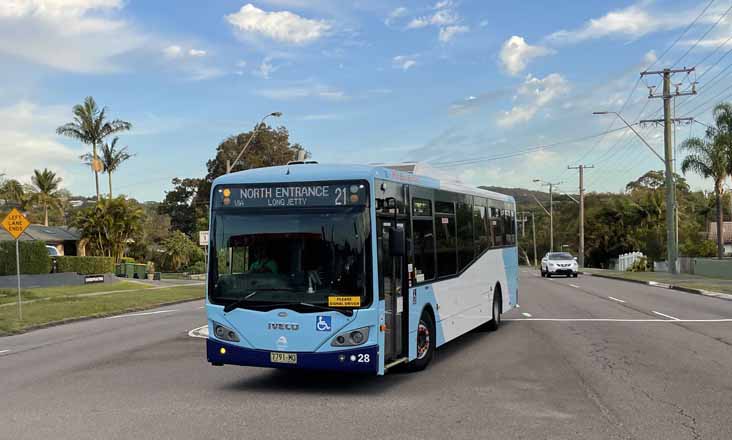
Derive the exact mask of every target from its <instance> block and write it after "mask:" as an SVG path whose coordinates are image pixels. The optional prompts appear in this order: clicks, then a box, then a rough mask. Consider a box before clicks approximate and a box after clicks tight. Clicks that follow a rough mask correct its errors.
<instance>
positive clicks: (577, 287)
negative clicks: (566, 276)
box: [569, 283, 580, 289]
mask: <svg viewBox="0 0 732 440" xmlns="http://www.w3.org/2000/svg"><path fill="white" fill-rule="evenodd" d="M569 285H570V286H572V287H574V288H575V289H579V288H580V286H578V285H576V284H572V283H569Z"/></svg>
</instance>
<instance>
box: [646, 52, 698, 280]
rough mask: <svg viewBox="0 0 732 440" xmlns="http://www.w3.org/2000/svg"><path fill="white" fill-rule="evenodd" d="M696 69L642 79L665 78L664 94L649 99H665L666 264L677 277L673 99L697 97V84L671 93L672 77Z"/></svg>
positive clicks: (655, 73)
mask: <svg viewBox="0 0 732 440" xmlns="http://www.w3.org/2000/svg"><path fill="white" fill-rule="evenodd" d="M693 71H694V68H693V67H692V68H683V69H663V70H656V71H650V72H649V71H645V72H641V74H640V75H641V77H644V76H647V75H661V76H662V78H663V94H662V95H656V94H654V93H653V88H650V91H649V93H648V97H649V98H662V99H663V144H664V164H665V168H666V182H665V185H666V243H667V245H666V263H667V264H668V271H669V273H671V274H673V275H675V274H677V273H678V270H677V267H676V258H677V255H678V243H677V240H676V185H675V183H674V173H673V172H674V148H673V136H672V135H673V133H672V124H673V122H674V118H673V116H672V114H671V99H672V98H674V97H676V96H685V95H696V82H694V83H692V84H691V90H690V91H684V92H681V91H679V85H677V86H676V89H675V92H674V93H673V94H672V93H671V76H672V75H673V74H674V73H686V74H689V73H691V72H693Z"/></svg>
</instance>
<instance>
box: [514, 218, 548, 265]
mask: <svg viewBox="0 0 732 440" xmlns="http://www.w3.org/2000/svg"><path fill="white" fill-rule="evenodd" d="M542 208H543V206H542ZM519 214H521V233H522V234H521V236H522V237H526V230H525V226H524V225H525V223H526V222H527V221H529V214H531V239H532V242H533V244H534V266H537V265H538V263H537V261H538V260H537V257H536V222H535V221H534V211H521V212H520V213H519ZM529 264H531V262H530V261H529Z"/></svg>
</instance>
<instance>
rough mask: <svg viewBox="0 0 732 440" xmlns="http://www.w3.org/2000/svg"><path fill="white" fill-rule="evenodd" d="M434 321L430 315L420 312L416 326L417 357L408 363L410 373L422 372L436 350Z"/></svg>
mask: <svg viewBox="0 0 732 440" xmlns="http://www.w3.org/2000/svg"><path fill="white" fill-rule="evenodd" d="M436 336H437V335H436V333H435V321H434V319H432V315H430V314H429V313H427V312H426V311H425V312H422V317H421V318H419V324H418V325H417V357H416V359H414V360H413V361H412V362H410V363H409V365H408V369H409V370H410V371H422V370H424V369H425V368H427V365H429V363H430V361H431V360H432V356H433V355H434V353H435V348H436V343H437V341H436Z"/></svg>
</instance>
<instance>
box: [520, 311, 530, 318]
mask: <svg viewBox="0 0 732 440" xmlns="http://www.w3.org/2000/svg"><path fill="white" fill-rule="evenodd" d="M521 314H522V315H524V316H525V317H527V318H531V313H526V312H523V313H521Z"/></svg>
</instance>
